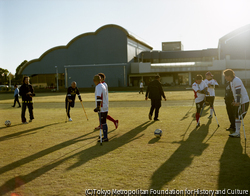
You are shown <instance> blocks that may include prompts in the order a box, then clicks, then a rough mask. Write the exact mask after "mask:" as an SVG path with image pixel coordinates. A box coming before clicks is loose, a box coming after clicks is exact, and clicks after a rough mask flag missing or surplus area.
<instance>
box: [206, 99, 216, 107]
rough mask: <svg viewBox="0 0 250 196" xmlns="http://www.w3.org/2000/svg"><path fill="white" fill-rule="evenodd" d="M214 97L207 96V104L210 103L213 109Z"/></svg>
mask: <svg viewBox="0 0 250 196" xmlns="http://www.w3.org/2000/svg"><path fill="white" fill-rule="evenodd" d="M214 98H215V97H214V96H207V97H206V102H207V103H208V105H209V106H210V107H213V105H214Z"/></svg>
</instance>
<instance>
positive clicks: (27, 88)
mask: <svg viewBox="0 0 250 196" xmlns="http://www.w3.org/2000/svg"><path fill="white" fill-rule="evenodd" d="M28 92H31V93H32V94H31V95H27V93H28ZM19 95H20V96H22V100H23V101H32V97H33V96H35V94H34V90H33V87H32V86H31V85H30V84H23V85H22V86H21V87H20V88H19Z"/></svg>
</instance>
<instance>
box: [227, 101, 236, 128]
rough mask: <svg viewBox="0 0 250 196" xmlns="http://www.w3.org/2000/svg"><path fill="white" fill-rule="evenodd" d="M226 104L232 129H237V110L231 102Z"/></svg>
mask: <svg viewBox="0 0 250 196" xmlns="http://www.w3.org/2000/svg"><path fill="white" fill-rule="evenodd" d="M225 103H226V109H227V115H228V119H229V121H230V127H231V128H233V129H235V115H236V114H235V112H236V110H235V108H236V107H234V106H232V103H231V102H229V103H228V102H225Z"/></svg>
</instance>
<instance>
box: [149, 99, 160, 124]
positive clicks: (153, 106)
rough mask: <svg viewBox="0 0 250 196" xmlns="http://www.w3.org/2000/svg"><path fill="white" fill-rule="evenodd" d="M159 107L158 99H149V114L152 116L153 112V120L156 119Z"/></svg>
mask: <svg viewBox="0 0 250 196" xmlns="http://www.w3.org/2000/svg"><path fill="white" fill-rule="evenodd" d="M160 107H161V100H160V99H151V108H150V111H149V114H150V115H151V116H153V113H154V110H155V117H154V120H156V119H158V116H159V110H160Z"/></svg>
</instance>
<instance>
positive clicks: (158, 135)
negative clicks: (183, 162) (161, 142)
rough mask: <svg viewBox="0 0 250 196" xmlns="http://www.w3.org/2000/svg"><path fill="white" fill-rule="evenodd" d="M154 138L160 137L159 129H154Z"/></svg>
mask: <svg viewBox="0 0 250 196" xmlns="http://www.w3.org/2000/svg"><path fill="white" fill-rule="evenodd" d="M154 135H155V137H161V136H162V130H161V129H156V130H155V132H154Z"/></svg>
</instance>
